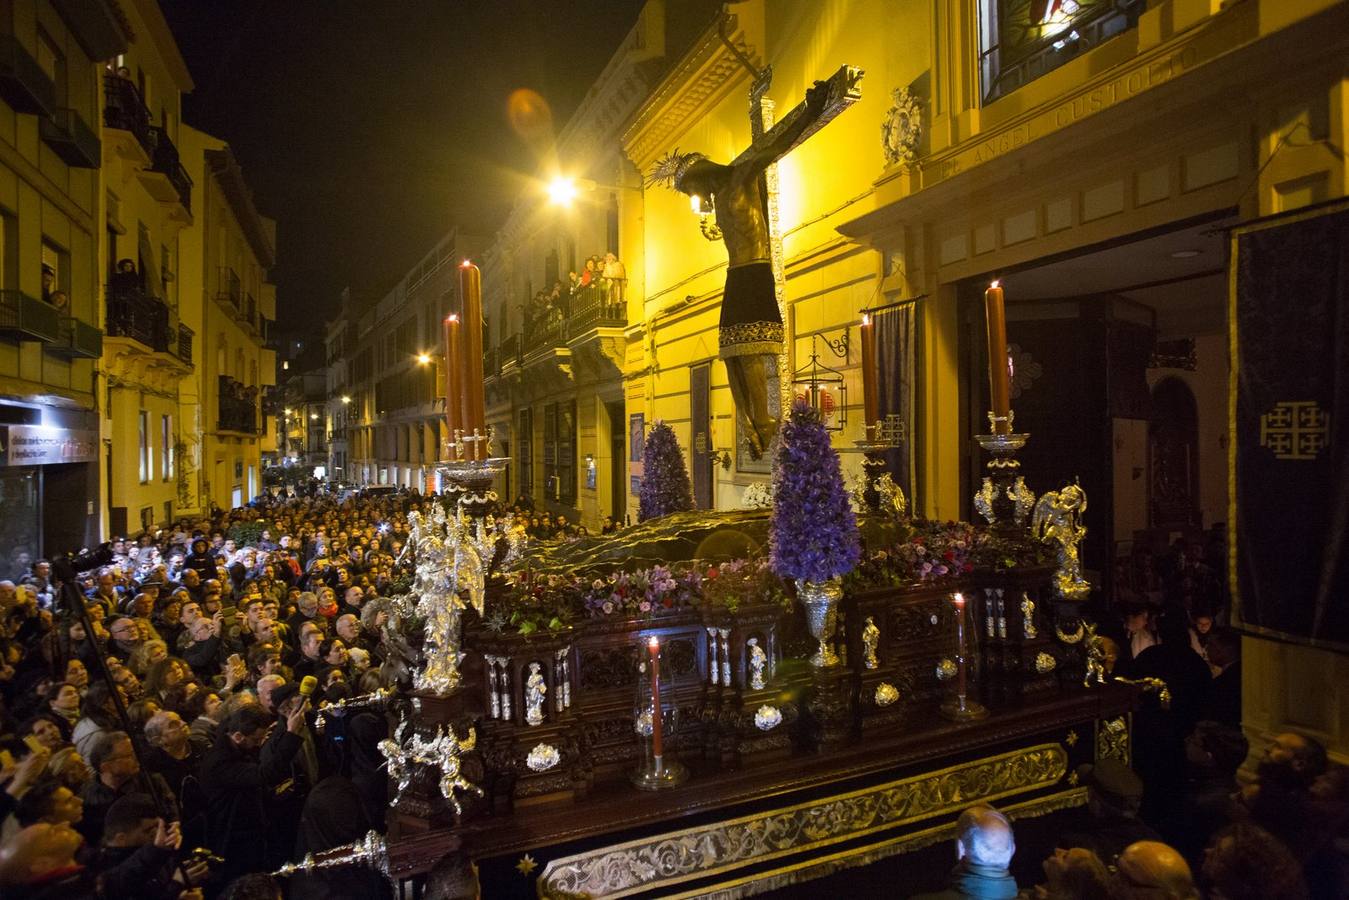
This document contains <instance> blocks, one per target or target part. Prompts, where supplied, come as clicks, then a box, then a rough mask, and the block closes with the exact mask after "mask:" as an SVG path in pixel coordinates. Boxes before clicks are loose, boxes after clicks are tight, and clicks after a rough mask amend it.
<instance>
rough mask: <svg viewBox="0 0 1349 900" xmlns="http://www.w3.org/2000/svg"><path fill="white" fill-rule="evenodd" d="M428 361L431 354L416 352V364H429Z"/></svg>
mask: <svg viewBox="0 0 1349 900" xmlns="http://www.w3.org/2000/svg"><path fill="white" fill-rule="evenodd" d="M430 362H431V354H429V353H418V354H417V365H419V366H425V365H429V364H430Z"/></svg>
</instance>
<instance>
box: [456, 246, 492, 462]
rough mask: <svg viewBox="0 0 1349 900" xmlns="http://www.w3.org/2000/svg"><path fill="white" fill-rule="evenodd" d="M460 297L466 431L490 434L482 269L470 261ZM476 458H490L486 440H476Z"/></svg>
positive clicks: (462, 267) (462, 268)
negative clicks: (484, 375)
mask: <svg viewBox="0 0 1349 900" xmlns="http://www.w3.org/2000/svg"><path fill="white" fill-rule="evenodd" d="M459 297H460V301H461V303H462V307H461V310H462V317H463V328H464V332H463V334H464V337H463V351H464V355H463V369H464V376H463V387H462V390H461V395H462V396H463V398H464V425H463V429H464V434H465V435H471V434H473V432H474V431H477V432H478V434H481V435H484V436H485V435H486V434H487V416H486V410H485V409H484V405H485V400H484V396H483V379H482V272H481V271H480V270H479V269H478V267H477V266H475V265H473V263H471V262H469V261H468V260H464V261H463V263H462V264H460V266H459ZM472 446H473V458H475V459H486V458H487V447H486V446H485V445H484V442H481V441H479V442H475V443H474V444H473V445H472Z"/></svg>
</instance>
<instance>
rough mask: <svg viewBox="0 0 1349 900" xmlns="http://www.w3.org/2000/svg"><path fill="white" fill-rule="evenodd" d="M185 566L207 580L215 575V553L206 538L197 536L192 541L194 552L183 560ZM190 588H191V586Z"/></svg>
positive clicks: (203, 579)
mask: <svg viewBox="0 0 1349 900" xmlns="http://www.w3.org/2000/svg"><path fill="white" fill-rule="evenodd" d="M183 567H184V568H186V569H192V570H193V571H195V572H196V573H197V575H198V576H200V578H201V580H202V581H203V582H205V581H206V580H207V579H208V578H214V577H215V554H214V553H213V552H212V551H211V543H210V541H208V540H206V538H197V539H196V540H194V541H193V542H192V552H191V553H189V554H188V555H187V557H186V558H185V559H184V560H183ZM188 590H191V588H190V587H189V588H188Z"/></svg>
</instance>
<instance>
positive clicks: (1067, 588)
mask: <svg viewBox="0 0 1349 900" xmlns="http://www.w3.org/2000/svg"><path fill="white" fill-rule="evenodd" d="M1086 511H1087V494H1086V492H1085V491H1083V490H1082V487H1081V485H1078V484H1070V485H1068V486H1066V487H1064V488H1063V489H1062V490H1058V491H1049V492H1048V493H1046V494H1045V495H1044V496H1043V497H1041V498H1040V500H1039V502H1038V503H1036V504H1035V515H1034V516H1033V517H1032V518H1031V526H1030V530H1031V534H1032V535H1034V536H1035V537H1037V538H1039V539H1040V540H1041V541H1043V542H1044V543H1046V544H1053V545H1054V546H1055V549H1056V551H1057V553H1058V560H1059V570H1058V571H1057V572H1055V573H1054V587H1055V589H1056V590H1057V591H1058V593H1059V596H1060V597H1062V598H1063V599H1064V600H1085V599H1086V597H1087V594H1088V593H1089V592H1090V591H1091V585H1090V584H1089V583H1088V582H1087V580H1086V579H1085V578H1083V577H1082V559H1081V557H1080V556H1079V555H1078V545H1079V544H1081V543H1082V539H1083V538H1084V537H1086V535H1087V528H1086V526H1085V525H1083V524H1082V515H1083V513H1085V512H1086Z"/></svg>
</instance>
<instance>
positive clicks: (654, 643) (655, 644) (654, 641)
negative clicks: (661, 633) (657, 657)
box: [646, 634, 660, 650]
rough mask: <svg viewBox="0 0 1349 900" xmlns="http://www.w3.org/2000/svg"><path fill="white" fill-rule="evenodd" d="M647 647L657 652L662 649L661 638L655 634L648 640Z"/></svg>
mask: <svg viewBox="0 0 1349 900" xmlns="http://www.w3.org/2000/svg"><path fill="white" fill-rule="evenodd" d="M646 645H647V646H648V647H650V648H651V649H652V650H655V649H657V648H659V647H660V638H658V637H656V636H655V635H654V634H653V635H651V637H649V638H647V641H646Z"/></svg>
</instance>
